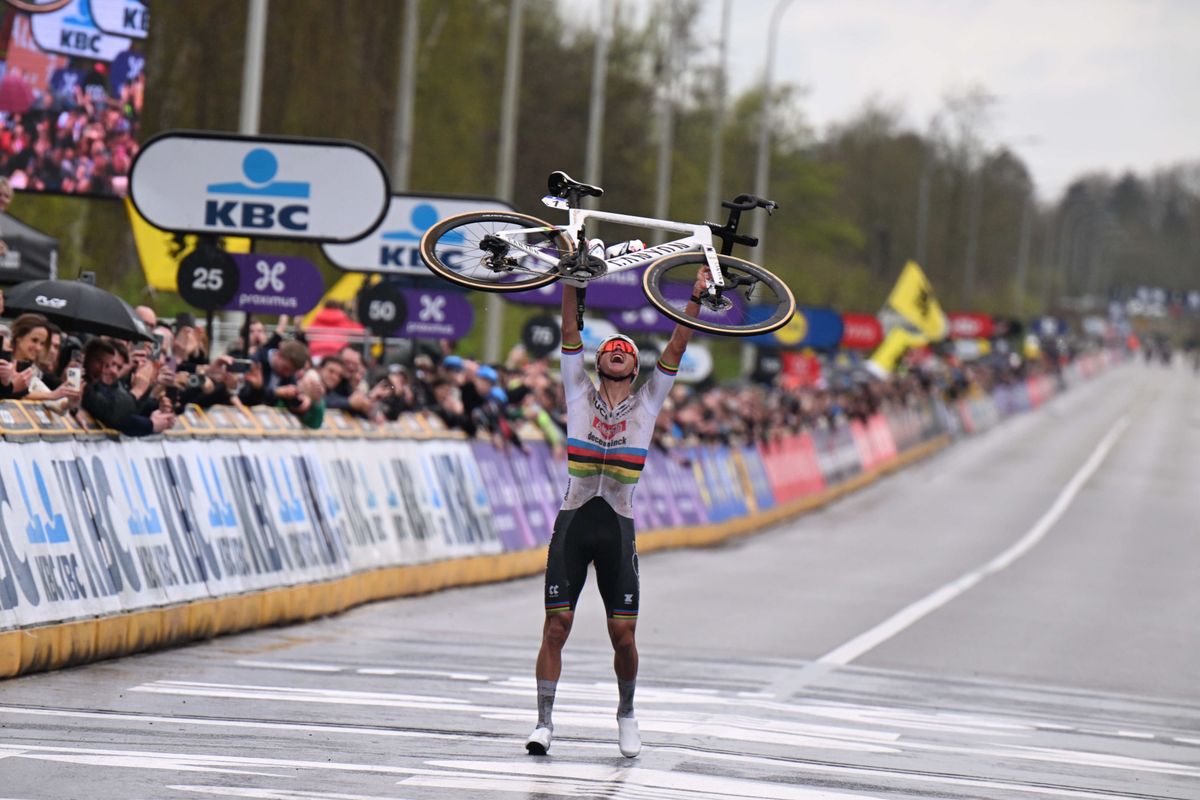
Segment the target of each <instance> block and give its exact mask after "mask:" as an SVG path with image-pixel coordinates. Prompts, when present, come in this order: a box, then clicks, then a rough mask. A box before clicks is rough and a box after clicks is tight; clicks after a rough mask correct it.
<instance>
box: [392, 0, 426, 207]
mask: <svg viewBox="0 0 1200 800" xmlns="http://www.w3.org/2000/svg"><path fill="white" fill-rule="evenodd" d="M419 11H420V0H405V3H404V25H403V26H402V28H401V31H400V78H399V86H398V87H397V97H396V122H395V125H394V126H393V128H392V188H393V189H395V190H397V191H405V190H406V189H408V180H409V171H410V168H411V164H412V130H413V106H414V98H415V96H416V84H417V28H418V25H419V24H420V23H419V16H418V12H419Z"/></svg>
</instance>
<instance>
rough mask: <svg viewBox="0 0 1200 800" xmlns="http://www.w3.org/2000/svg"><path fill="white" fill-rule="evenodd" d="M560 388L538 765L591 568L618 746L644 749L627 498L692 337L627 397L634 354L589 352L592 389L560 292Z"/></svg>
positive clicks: (618, 347)
mask: <svg viewBox="0 0 1200 800" xmlns="http://www.w3.org/2000/svg"><path fill="white" fill-rule="evenodd" d="M707 272H708V268H707V267H703V268H701V270H700V274H699V275H698V276H697V278H696V283H695V285H694V287H693V289H692V297H691V300H690V301H689V304H688V306H687V313H688V314H689V315H690V316H697V315H698V314H699V311H700V307H699V305H698V303H697V297H698V295H700V293H701V292H703V291H704V287H705V285H706V284H705V282H704V281H705V278H706V277H707ZM562 320H563V321H562V378H563V385H564V389H565V391H566V397H567V472H568V483H567V493H566V497H565V498H564V500H563V504H562V509H561V510H560V511H559V514H558V518H557V519H556V520H555V523H554V533H553V535H552V536H551V539H550V548H549V553H548V555H547V559H546V580H545V588H544V594H545V604H546V619H545V623H544V625H543V628H542V645H541V649H540V650H539V651H538V658H537V670H536V674H537V703H538V721H537V726H536V727H535V728H534V730H533V733H532V734H531V735H530V736H529V739H528V741H527V742H526V745H525V748H526V750H528V751H529V752H530V753H531V754H534V755H544V754H545V753H546V751H547V750H549V749H550V740H551V737H552V735H553V732H554V725H553V723H552V722H551V712H552V710H553V706H554V694H555V690H556V688H557V685H558V677H559V675H560V674H561V672H562V648H563V645H564V644H565V643H566V641H567V636H568V635H569V634H570V632H571V623H572V621H573V619H574V614H575V605H576V603H577V602H578V600H579V594H580V592H581V591H582V590H583V584H584V581H585V580H586V578H587V567H588V564H589V563H593V564H595V567H596V583H597V585H598V587H599V589H600V596H601V597H602V598H603V601H604V610H605V612H606V613H607V615H608V636H609V639H610V640H611V642H612V646H613V668H614V669H615V671H616V674H617V687H618V691H619V702H618V705H617V731H618V745H619V748H620V751H621V754H622V755H624V756H626V757H628V758H633V757H634V756H636V755H637V754H638V753H639V752H641V749H642V741H641V737H640V735H639V733H638V725H637V720H636V718H635V717H634V714H633V692H634V686H635V683H636V680H637V668H638V653H637V645H636V644H635V641H634V630H635V628H636V627H637V615H638V601H639V587H638V562H637V546H636V543H635V540H634V531H633V490H634V487H635V486H636V485H637V481H638V476H639V475H640V474H641V470H642V466H643V465H644V463H645V460H646V450H647V448H648V447H649V446H650V439H651V436H652V435H653V433H654V425H655V421H656V419H657V418H658V412H659V409H660V408H661V407H662V404H663V401H664V400H665V399H666V397H667V393H668V392H669V391H670V389H671V385H672V384H673V383H674V381H675V374H676V373H677V372H678V370H679V361H680V359H681V358H682V357H683V351H684V349H685V348H686V347H687V344H688V340H689V339H690V338H691V335H692V331H691V329H690V328H687V327H684V326H682V325H677V326H676V327H675V331H674V333H673V334H672V335H671V339H670V341H669V342H668V343H667V347H666V349H665V350H664V351H663V354H662V357H661V358H660V359H659V360H658V364H657V366H656V367H655V369H654V374H653V375H651V376H650V378H649V379H647V380H646V382H645V383H643V384H642V386H641V388H640V389H639V390H638V391H637V392H634V391H633V382H634V379H635V378H637V374H638V348H637V345H636V344H634V342H633V340H632V339H630V338H629V337H627V336H623V335H620V334H617V335H614V336H610V337H608V338H607V339H605V340H604V341H603V342H601V344H600V347H599V348H597V351H596V373H597V374H598V375H599V378H600V384H599V387H597V386H596V385H595V384H594V383H593V382H592V379H591V377H590V376H588V374H587V373H586V372H585V371H584V366H583V342H582V340H581V339H580V335H579V325H578V320H577V317H576V289H575V287H574V286H571V285H568V284H566V283H565V282H564V285H563V299H562Z"/></svg>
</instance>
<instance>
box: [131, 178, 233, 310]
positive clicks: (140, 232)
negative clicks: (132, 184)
mask: <svg viewBox="0 0 1200 800" xmlns="http://www.w3.org/2000/svg"><path fill="white" fill-rule="evenodd" d="M125 210H126V211H127V212H128V213H129V224H130V226H132V228H133V240H134V242H135V243H136V244H137V251H138V258H139V259H140V260H141V262H142V271H143V272H144V273H146V283H147V284H148V285H149V286H150V288H152V289H161V290H163V291H167V292H175V291H178V286H176V283H175V277H176V275H177V274H178V272H179V262H180V261H182V260H183V257H184V256H186V255H188V254H189V253H191V252H192V251H193V250H195V249H196V237H195V235H193V234H190V233H189V234H180V235H179V236H178V237H177V236H176V235H175V234H173V233H171V232H170V231H164V230H162V229H161V228H156V227H154V226H153V225H151V224H150V223H149V222H148V221H147V220H146V218H145V217H143V216H142V215H141V214H139V213H138V211H137V209H136V208H135V207H134V205H133V201H131V200H130V199H129V198H128V197H126V198H125ZM224 245H225V250H226V252H229V253H249V252H250V240H249V239H247V238H244V237H238V236H226V237H224Z"/></svg>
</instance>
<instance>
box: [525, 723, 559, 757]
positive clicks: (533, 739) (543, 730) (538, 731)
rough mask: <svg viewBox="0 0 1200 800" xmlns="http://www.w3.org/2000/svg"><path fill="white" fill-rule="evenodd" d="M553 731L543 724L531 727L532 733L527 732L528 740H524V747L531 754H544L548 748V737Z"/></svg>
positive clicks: (551, 735) (550, 736)
mask: <svg viewBox="0 0 1200 800" xmlns="http://www.w3.org/2000/svg"><path fill="white" fill-rule="evenodd" d="M553 735H554V732H553V731H552V730H551V729H550V728H547V727H546V726H544V725H539V726H537V727H536V728H534V729H533V733H531V734H529V741H527V742H525V749H526V750H528V751H529V755H531V756H544V755H546V752H547V751H549V749H550V739H551V738H552V737H553Z"/></svg>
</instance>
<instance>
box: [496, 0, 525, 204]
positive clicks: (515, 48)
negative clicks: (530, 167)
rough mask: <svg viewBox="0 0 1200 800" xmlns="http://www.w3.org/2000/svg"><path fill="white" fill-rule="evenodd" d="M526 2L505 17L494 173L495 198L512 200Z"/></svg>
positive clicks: (518, 0) (517, 0)
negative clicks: (505, 51)
mask: <svg viewBox="0 0 1200 800" xmlns="http://www.w3.org/2000/svg"><path fill="white" fill-rule="evenodd" d="M524 9H525V0H512V8H511V10H510V11H509V15H508V55H507V57H506V58H505V61H504V94H503V96H502V98H501V103H500V164H499V168H498V169H497V170H496V196H497V197H499V198H500V199H501V200H503V201H504V202H506V203H511V202H512V199H513V176H514V175H515V174H516V169H515V164H516V153H517V105H518V103H517V100H518V99H519V98H518V92H519V90H520V86H521V15H522V13H523V11H524Z"/></svg>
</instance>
